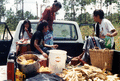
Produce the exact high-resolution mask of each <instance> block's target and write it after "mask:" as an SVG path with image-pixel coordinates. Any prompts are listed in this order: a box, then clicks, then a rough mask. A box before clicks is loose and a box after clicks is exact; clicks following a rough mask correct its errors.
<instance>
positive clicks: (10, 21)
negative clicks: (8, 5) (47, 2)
mask: <svg viewBox="0 0 120 81" xmlns="http://www.w3.org/2000/svg"><path fill="white" fill-rule="evenodd" d="M6 17H7V20H6V22H7V25H8V27H9V29H10V30H15V29H16V26H17V24H18V22H19V21H20V20H22V10H18V11H17V12H16V14H14V12H13V11H12V9H10V10H7V11H6ZM25 18H28V19H37V16H35V17H34V16H33V15H32V14H31V12H29V11H26V12H25V13H24V19H25Z"/></svg>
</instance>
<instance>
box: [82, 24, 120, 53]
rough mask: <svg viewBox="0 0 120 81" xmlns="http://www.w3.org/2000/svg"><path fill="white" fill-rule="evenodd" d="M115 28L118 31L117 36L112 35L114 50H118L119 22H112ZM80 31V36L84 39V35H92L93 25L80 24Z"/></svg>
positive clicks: (119, 44)
mask: <svg viewBox="0 0 120 81" xmlns="http://www.w3.org/2000/svg"><path fill="white" fill-rule="evenodd" d="M113 26H114V27H115V29H116V30H117V31H118V34H117V36H115V37H114V41H115V50H118V51H120V32H119V31H120V25H119V24H113ZM80 30H81V33H82V38H83V40H84V39H85V36H93V34H94V29H93V27H90V26H81V27H80Z"/></svg>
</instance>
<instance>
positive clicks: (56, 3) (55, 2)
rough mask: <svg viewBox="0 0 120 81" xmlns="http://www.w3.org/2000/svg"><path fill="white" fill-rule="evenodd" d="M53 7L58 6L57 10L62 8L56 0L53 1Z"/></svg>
mask: <svg viewBox="0 0 120 81" xmlns="http://www.w3.org/2000/svg"><path fill="white" fill-rule="evenodd" d="M53 5H55V6H58V7H59V8H61V7H62V5H61V3H60V2H58V1H57V0H55V1H54V3H53Z"/></svg>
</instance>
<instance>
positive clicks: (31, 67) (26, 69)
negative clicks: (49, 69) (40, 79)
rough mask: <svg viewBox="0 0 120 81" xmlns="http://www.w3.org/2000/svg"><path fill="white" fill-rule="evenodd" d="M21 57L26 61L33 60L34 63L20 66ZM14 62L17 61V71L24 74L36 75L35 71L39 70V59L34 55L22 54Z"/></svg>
mask: <svg viewBox="0 0 120 81" xmlns="http://www.w3.org/2000/svg"><path fill="white" fill-rule="evenodd" d="M21 57H22V58H23V57H24V58H25V59H26V60H29V59H33V60H35V62H34V63H32V64H27V65H25V64H21V63H20V59H21ZM16 60H17V64H18V68H19V70H20V71H21V72H23V73H24V74H31V73H37V70H38V69H39V68H40V63H39V58H38V57H37V56H36V55H34V54H24V55H21V56H18V58H17V59H16Z"/></svg>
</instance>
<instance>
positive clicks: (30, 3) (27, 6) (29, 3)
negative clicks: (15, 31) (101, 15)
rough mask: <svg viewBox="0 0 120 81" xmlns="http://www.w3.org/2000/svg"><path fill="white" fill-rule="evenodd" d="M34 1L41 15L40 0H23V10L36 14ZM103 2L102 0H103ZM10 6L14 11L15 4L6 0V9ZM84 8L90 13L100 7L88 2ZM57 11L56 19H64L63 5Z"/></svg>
mask: <svg viewBox="0 0 120 81" xmlns="http://www.w3.org/2000/svg"><path fill="white" fill-rule="evenodd" d="M58 1H59V2H61V4H62V3H63V0H58ZM97 1H101V0H97ZM36 2H37V3H38V17H41V15H40V13H41V11H40V10H41V8H40V6H41V5H42V4H43V3H42V0H24V12H25V11H29V12H31V13H32V14H33V15H34V16H35V15H37V9H36ZM53 2H54V0H49V2H48V3H45V5H49V6H52V4H53ZM103 2H104V0H103ZM112 6H115V5H112ZM45 7H46V6H43V7H42V12H43V11H44V9H45ZM10 8H12V10H13V11H14V12H16V5H15V4H14V0H8V3H7V4H6V9H7V10H9V9H10ZM85 8H86V11H87V12H89V13H90V14H92V13H93V11H94V10H95V9H99V8H100V5H99V4H96V5H93V4H90V5H88V6H86V7H85ZM20 9H22V5H21V4H19V5H18V10H20ZM102 9H103V11H104V12H105V13H106V12H107V10H106V8H105V7H102ZM108 10H111V11H112V12H113V13H114V12H117V11H116V9H111V7H110V8H109V9H108ZM58 13H59V14H58V15H57V16H56V19H64V14H65V11H64V9H63V6H62V8H61V9H60V10H59V11H58ZM79 13H81V12H80V11H78V12H77V16H78V15H79Z"/></svg>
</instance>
